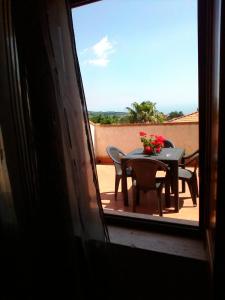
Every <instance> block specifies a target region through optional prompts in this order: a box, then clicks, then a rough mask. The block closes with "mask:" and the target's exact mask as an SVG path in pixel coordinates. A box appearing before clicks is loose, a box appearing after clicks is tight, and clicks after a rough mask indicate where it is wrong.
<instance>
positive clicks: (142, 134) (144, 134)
mask: <svg viewBox="0 0 225 300" xmlns="http://www.w3.org/2000/svg"><path fill="white" fill-rule="evenodd" d="M139 134H140V136H146V135H147V133H146V132H144V131H140V132H139Z"/></svg>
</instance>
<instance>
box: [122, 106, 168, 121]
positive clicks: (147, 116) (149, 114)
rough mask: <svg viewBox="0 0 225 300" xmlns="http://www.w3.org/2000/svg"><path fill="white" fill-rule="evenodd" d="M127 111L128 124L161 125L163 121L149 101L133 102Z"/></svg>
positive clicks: (161, 115)
mask: <svg viewBox="0 0 225 300" xmlns="http://www.w3.org/2000/svg"><path fill="white" fill-rule="evenodd" d="M127 110H128V119H129V121H130V123H161V122H163V121H164V119H165V118H164V116H163V114H162V113H160V112H159V111H158V110H157V109H156V103H153V102H151V101H143V102H141V103H138V102H133V103H132V104H131V107H127Z"/></svg>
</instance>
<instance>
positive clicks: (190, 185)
mask: <svg viewBox="0 0 225 300" xmlns="http://www.w3.org/2000/svg"><path fill="white" fill-rule="evenodd" d="M187 184H188V187H189V191H190V194H191V198H192V202H193V205H194V206H197V200H196V191H195V188H194V187H193V184H192V182H191V181H187Z"/></svg>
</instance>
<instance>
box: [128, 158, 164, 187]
mask: <svg viewBox="0 0 225 300" xmlns="http://www.w3.org/2000/svg"><path fill="white" fill-rule="evenodd" d="M127 166H129V167H131V168H132V170H133V176H134V178H135V180H136V184H137V186H138V188H139V189H141V190H143V191H149V190H156V172H157V171H158V170H164V171H167V170H168V167H167V165H166V164H164V163H163V162H161V161H158V160H155V159H150V158H135V159H130V160H128V161H127Z"/></svg>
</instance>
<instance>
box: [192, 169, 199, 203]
mask: <svg viewBox="0 0 225 300" xmlns="http://www.w3.org/2000/svg"><path fill="white" fill-rule="evenodd" d="M192 181H193V186H194V188H195V193H196V196H197V197H199V191H198V180H197V176H196V175H195V174H193V177H192Z"/></svg>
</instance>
